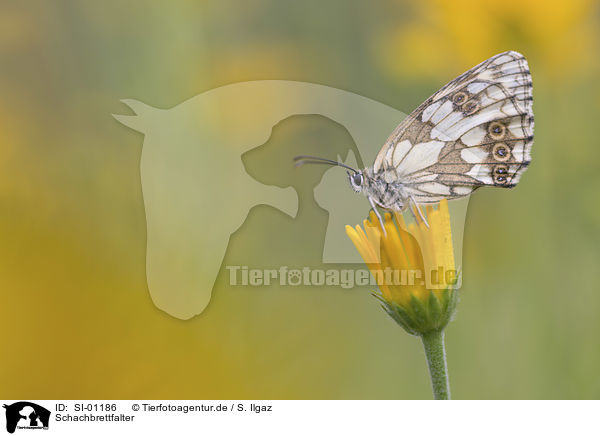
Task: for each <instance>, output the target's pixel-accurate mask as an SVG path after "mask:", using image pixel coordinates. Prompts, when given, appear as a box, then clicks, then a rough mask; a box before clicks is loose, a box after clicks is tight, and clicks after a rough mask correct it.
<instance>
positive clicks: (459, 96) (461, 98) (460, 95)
mask: <svg viewBox="0 0 600 436" xmlns="http://www.w3.org/2000/svg"><path fill="white" fill-rule="evenodd" d="M465 101H467V94H465V93H464V92H457V93H456V94H454V97H452V102H454V103H455V104H463V103H464V102H465Z"/></svg>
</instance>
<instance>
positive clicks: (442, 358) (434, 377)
mask: <svg viewBox="0 0 600 436" xmlns="http://www.w3.org/2000/svg"><path fill="white" fill-rule="evenodd" d="M421 339H422V340H423V346H424V347H425V355H426V356H427V365H429V375H430V377H431V386H432V387H433V397H434V398H435V399H436V400H449V399H450V382H449V380H448V365H447V364H446V348H445V346H444V330H443V329H441V330H434V331H431V332H429V333H426V334H424V335H422V336H421Z"/></svg>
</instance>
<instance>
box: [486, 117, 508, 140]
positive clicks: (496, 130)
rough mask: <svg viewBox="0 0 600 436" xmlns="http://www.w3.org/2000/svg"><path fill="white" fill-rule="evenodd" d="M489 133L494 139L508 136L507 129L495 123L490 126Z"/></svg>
mask: <svg viewBox="0 0 600 436" xmlns="http://www.w3.org/2000/svg"><path fill="white" fill-rule="evenodd" d="M488 133H489V135H490V137H491V138H492V139H502V138H504V135H505V134H506V127H505V126H504V124H502V123H499V122H498V121H494V122H492V123H490V125H489V126H488Z"/></svg>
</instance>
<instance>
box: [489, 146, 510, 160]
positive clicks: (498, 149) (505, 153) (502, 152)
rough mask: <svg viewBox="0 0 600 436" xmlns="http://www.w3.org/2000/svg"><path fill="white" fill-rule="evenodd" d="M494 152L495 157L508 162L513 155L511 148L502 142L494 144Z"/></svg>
mask: <svg viewBox="0 0 600 436" xmlns="http://www.w3.org/2000/svg"><path fill="white" fill-rule="evenodd" d="M492 154H493V155H494V159H496V160H497V161H499V162H506V161H507V160H509V159H510V156H511V153H510V148H509V147H508V146H507V145H506V144H504V143H502V142H500V143H498V144H496V145H494V148H493V150H492Z"/></svg>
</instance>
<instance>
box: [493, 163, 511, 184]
mask: <svg viewBox="0 0 600 436" xmlns="http://www.w3.org/2000/svg"><path fill="white" fill-rule="evenodd" d="M507 174H508V167H507V166H506V165H496V167H495V168H494V183H495V184H497V185H505V184H506V183H508V179H507V178H506V176H507Z"/></svg>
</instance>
